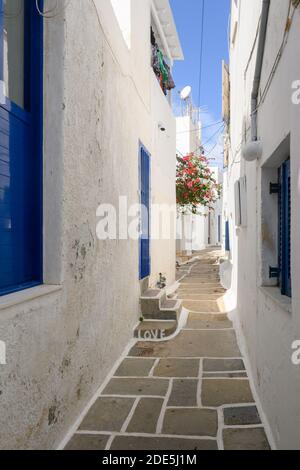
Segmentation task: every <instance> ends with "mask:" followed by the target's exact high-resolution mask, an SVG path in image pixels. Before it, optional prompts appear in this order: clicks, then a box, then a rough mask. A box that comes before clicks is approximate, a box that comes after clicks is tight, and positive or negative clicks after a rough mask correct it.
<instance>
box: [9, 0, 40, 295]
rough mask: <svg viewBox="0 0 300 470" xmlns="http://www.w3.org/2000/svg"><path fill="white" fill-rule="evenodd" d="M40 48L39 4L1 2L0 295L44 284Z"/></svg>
mask: <svg viewBox="0 0 300 470" xmlns="http://www.w3.org/2000/svg"><path fill="white" fill-rule="evenodd" d="M40 5H41V3H40ZM42 44H43V39H42V19H41V17H40V15H39V14H38V12H37V10H36V4H35V0H0V86H1V90H0V295H4V294H7V293H9V292H13V291H16V290H21V289H24V288H26V287H31V286H33V285H36V284H39V283H41V282H42V197H41V195H42V132H41V130H42V76H43V75H42V50H43V47H42Z"/></svg>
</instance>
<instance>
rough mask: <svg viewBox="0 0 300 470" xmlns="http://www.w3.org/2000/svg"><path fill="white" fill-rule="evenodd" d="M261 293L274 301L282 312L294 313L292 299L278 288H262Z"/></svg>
mask: <svg viewBox="0 0 300 470" xmlns="http://www.w3.org/2000/svg"><path fill="white" fill-rule="evenodd" d="M260 291H261V292H262V293H263V294H264V295H265V296H267V297H269V298H270V299H271V300H273V302H275V303H276V304H277V305H278V306H279V307H280V308H281V309H282V310H284V311H285V312H287V313H290V314H291V313H292V299H290V298H289V297H286V296H284V295H282V294H281V292H280V289H279V288H278V287H260Z"/></svg>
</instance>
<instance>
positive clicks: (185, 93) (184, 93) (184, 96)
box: [180, 86, 192, 101]
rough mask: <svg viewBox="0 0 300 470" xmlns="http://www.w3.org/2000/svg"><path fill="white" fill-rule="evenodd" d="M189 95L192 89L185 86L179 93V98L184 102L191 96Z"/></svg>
mask: <svg viewBox="0 0 300 470" xmlns="http://www.w3.org/2000/svg"><path fill="white" fill-rule="evenodd" d="M191 93H192V87H190V86H186V87H185V88H184V89H183V90H182V92H181V93H180V98H181V99H182V100H183V101H185V100H187V99H188V98H189V97H190V96H191Z"/></svg>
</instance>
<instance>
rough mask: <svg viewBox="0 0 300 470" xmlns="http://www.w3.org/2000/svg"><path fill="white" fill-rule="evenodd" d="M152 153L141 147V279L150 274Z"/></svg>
mask: <svg viewBox="0 0 300 470" xmlns="http://www.w3.org/2000/svg"><path fill="white" fill-rule="evenodd" d="M150 168H151V166H150V155H149V153H148V152H147V151H146V150H145V148H144V147H143V146H141V148H140V194H141V205H142V209H141V235H140V279H145V278H146V277H148V276H150V272H151V267H150V265H151V262H150Z"/></svg>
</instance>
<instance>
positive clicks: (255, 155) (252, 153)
mask: <svg viewBox="0 0 300 470" xmlns="http://www.w3.org/2000/svg"><path fill="white" fill-rule="evenodd" d="M262 154H263V146H262V142H261V141H260V140H256V141H253V142H250V143H249V144H246V145H245V146H244V147H243V149H242V156H243V158H244V160H246V162H254V161H255V160H258V159H259V158H261V157H262Z"/></svg>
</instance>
